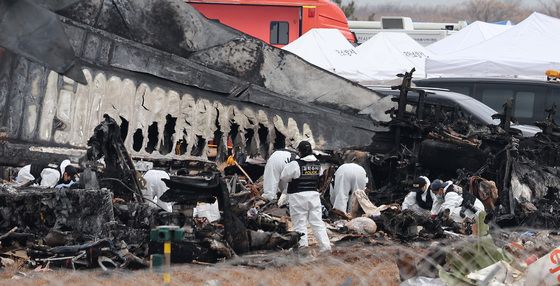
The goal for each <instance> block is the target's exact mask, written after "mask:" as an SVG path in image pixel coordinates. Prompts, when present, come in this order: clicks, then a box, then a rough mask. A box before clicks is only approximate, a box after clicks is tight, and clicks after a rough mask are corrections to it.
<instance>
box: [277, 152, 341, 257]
mask: <svg viewBox="0 0 560 286" xmlns="http://www.w3.org/2000/svg"><path fill="white" fill-rule="evenodd" d="M297 149H298V152H299V155H300V158H301V159H297V160H294V161H292V162H290V163H288V165H286V167H285V168H284V170H282V174H281V175H280V181H281V182H282V183H287V184H288V203H289V206H290V217H291V220H292V225H293V227H294V231H296V232H298V233H303V236H302V237H301V238H300V240H299V246H300V248H305V247H307V246H308V245H309V242H308V240H307V223H308V222H309V224H310V225H311V228H312V229H313V234H314V235H315V239H316V240H317V242H318V244H319V251H321V252H324V251H330V250H331V244H330V240H329V237H328V235H327V228H326V227H325V223H324V222H323V219H322V209H321V198H320V194H319V181H320V176H321V174H322V168H321V164H320V163H319V161H318V160H317V158H316V157H315V156H314V155H313V150H312V149H311V144H310V143H309V142H307V141H302V142H300V143H299V145H298V148H297Z"/></svg>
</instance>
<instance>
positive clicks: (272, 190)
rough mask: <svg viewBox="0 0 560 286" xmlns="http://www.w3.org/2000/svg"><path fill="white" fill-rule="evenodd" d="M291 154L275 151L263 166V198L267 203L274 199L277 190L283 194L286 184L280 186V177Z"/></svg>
mask: <svg viewBox="0 0 560 286" xmlns="http://www.w3.org/2000/svg"><path fill="white" fill-rule="evenodd" d="M291 157H292V153H290V152H289V151H283V150H277V151H274V153H272V155H270V157H269V158H268V160H267V161H266V165H265V166H264V176H263V195H262V196H263V197H264V198H265V199H267V200H269V201H272V200H274V199H276V193H277V192H278V190H280V192H282V193H285V192H286V188H287V187H288V185H287V184H283V186H280V185H279V184H280V175H281V174H282V170H283V169H284V167H286V165H288V163H289V161H290V158H291Z"/></svg>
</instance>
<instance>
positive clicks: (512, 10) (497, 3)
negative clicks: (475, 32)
mask: <svg viewBox="0 0 560 286" xmlns="http://www.w3.org/2000/svg"><path fill="white" fill-rule="evenodd" d="M465 10H466V14H467V16H468V17H469V18H470V19H469V20H480V21H484V22H497V21H503V20H510V19H511V18H513V17H514V16H516V15H518V14H519V10H520V2H519V0H508V1H505V0H503V1H502V0H470V1H469V2H468V4H467V5H466V7H465Z"/></svg>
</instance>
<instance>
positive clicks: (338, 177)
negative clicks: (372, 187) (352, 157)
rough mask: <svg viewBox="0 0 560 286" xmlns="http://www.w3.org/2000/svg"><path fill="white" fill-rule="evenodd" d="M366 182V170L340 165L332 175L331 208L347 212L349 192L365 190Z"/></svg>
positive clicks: (354, 165) (350, 164)
mask: <svg viewBox="0 0 560 286" xmlns="http://www.w3.org/2000/svg"><path fill="white" fill-rule="evenodd" d="M367 182H368V178H367V175H366V170H364V168H363V167H362V166H360V165H358V164H354V163H347V164H342V165H340V167H338V169H337V170H336V172H335V173H334V188H332V189H331V191H330V197H331V204H332V206H333V208H335V209H337V210H339V211H342V212H345V213H347V212H349V211H350V206H349V204H348V201H349V198H350V192H352V193H353V192H355V191H357V190H365V189H366V185H367Z"/></svg>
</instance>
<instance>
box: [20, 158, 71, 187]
mask: <svg viewBox="0 0 560 286" xmlns="http://www.w3.org/2000/svg"><path fill="white" fill-rule="evenodd" d="M67 167H71V168H69V169H68V172H67V171H66V169H67ZM72 168H73V169H72ZM76 174H77V171H76V169H75V168H74V167H72V166H71V165H70V160H64V161H62V163H60V166H58V167H57V166H56V165H52V164H48V163H33V164H30V165H26V166H24V167H23V168H21V169H20V170H19V172H18V175H17V177H16V183H18V184H20V186H21V187H27V186H31V185H38V186H39V187H42V188H52V187H55V186H57V185H58V184H60V183H61V182H65V181H66V182H68V183H69V182H70V181H71V180H74V179H75V176H76Z"/></svg>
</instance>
